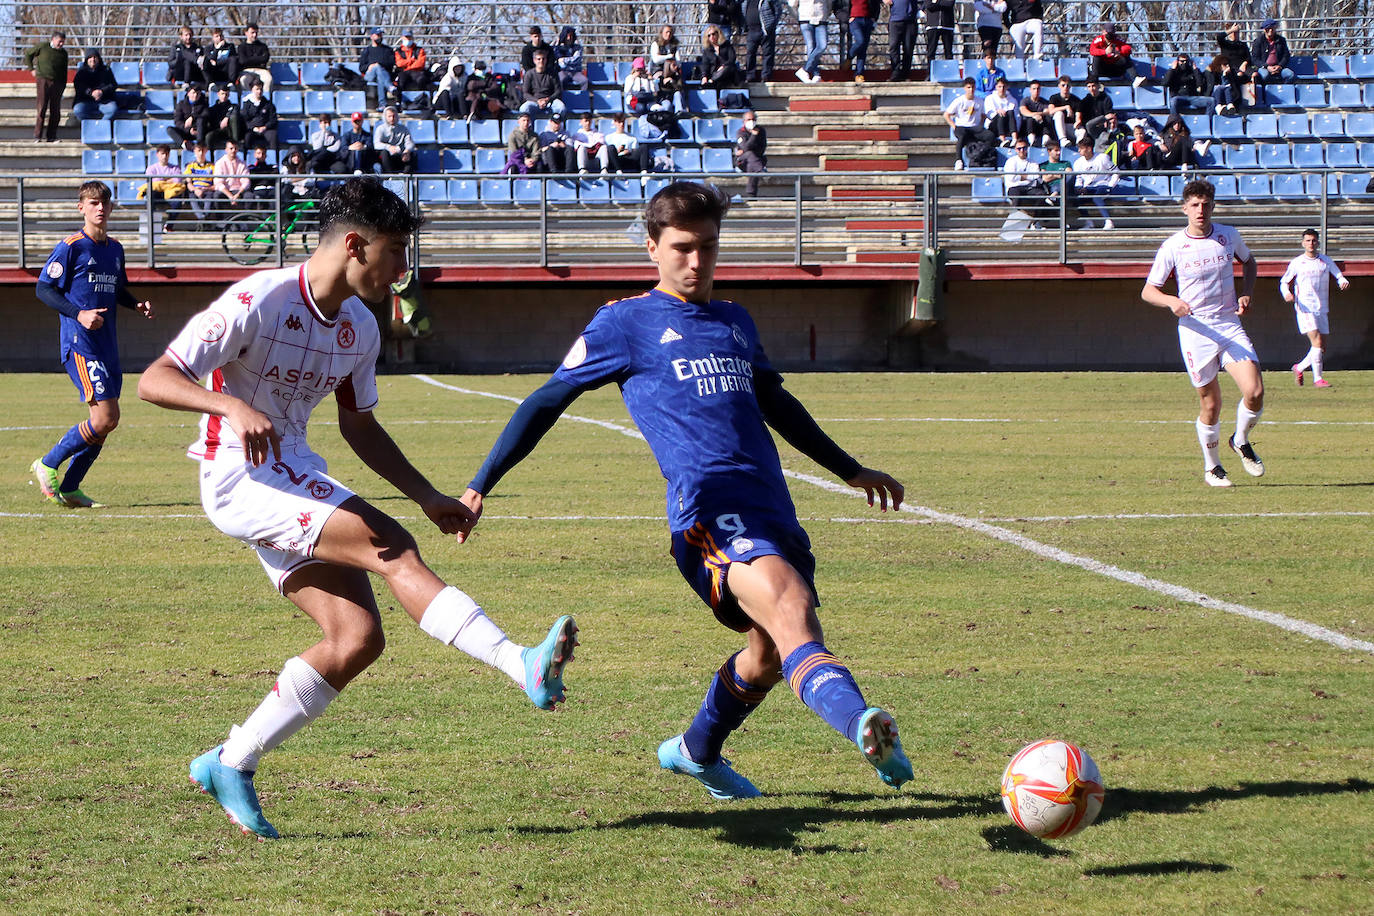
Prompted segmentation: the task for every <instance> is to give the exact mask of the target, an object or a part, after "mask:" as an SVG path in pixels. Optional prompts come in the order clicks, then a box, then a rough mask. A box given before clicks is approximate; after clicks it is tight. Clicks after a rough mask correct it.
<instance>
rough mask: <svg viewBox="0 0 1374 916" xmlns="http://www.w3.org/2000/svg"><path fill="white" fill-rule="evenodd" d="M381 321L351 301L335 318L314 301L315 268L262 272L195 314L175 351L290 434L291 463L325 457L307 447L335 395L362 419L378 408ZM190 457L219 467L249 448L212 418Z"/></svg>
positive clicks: (285, 442)
mask: <svg viewBox="0 0 1374 916" xmlns="http://www.w3.org/2000/svg"><path fill="white" fill-rule="evenodd" d="M380 350H381V335H380V333H379V332H378V330H377V320H376V319H375V318H373V316H372V313H371V312H370V311H369V310H368V308H367V306H365V305H364V304H363V302H362V300H360V299H358V298H357V297H356V296H350V297H349V298H348V299H345V300H344V303H343V305H342V306H341V307H340V309H339V314H338V315H336V316H335V317H334V318H333V319H327V318H325V317H324V316H323V315H322V314H320V310H319V307H318V306H317V305H316V304H315V301H314V299H313V298H312V297H311V295H310V289H309V285H308V284H307V283H306V281H305V267H304V265H302V266H301V267H284V268H281V269H278V270H264V271H260V272H258V273H255V274H253V275H252V276H250V277H247V278H245V279H243V280H240V281H239V282H238V283H235V284H234V285H233V286H231V287H229V289H228V290H227V291H225V293H224V294H223V295H222V296H220V297H219V298H218V299H216V300H215V301H214V302H213V303H211V305H210V307H209V308H207V309H206V310H205V311H203V312H201V313H200V314H199V315H197V316H195V317H194V318H192V319H191V320H190V322H188V323H187V325H186V327H185V328H183V329H182V331H181V333H180V334H178V335H177V336H176V338H175V339H174V340H173V341H172V342H171V343H170V344H168V346H167V352H168V353H169V354H170V355H171V357H172V359H173V360H175V361H176V363H177V364H178V365H179V366H180V367H181V368H182V370H183V371H184V372H186V374H187V375H189V376H191V377H192V378H194V379H196V380H197V381H199V380H200V379H202V378H204V377H205V376H206V375H210V376H211V379H210V385H211V387H212V388H213V389H214V390H215V391H223V392H224V393H225V394H228V395H231V396H233V397H236V398H238V399H239V400H241V401H244V402H245V403H247V404H250V405H251V406H252V407H253V408H255V409H256V410H259V411H261V412H262V413H264V414H266V415H267V416H268V417H269V418H270V419H271V420H272V425H273V426H275V427H276V430H277V433H278V434H279V435H280V436H281V450H282V457H283V458H285V457H286V456H288V455H296V456H313V457H318V456H315V453H314V452H313V451H311V449H310V446H309V444H308V443H307V442H306V430H305V427H306V423H307V421H308V420H309V419H310V412H311V411H312V410H314V409H315V408H316V407H318V406H319V405H320V402H321V401H323V400H324V399H325V397H326V396H327V395H328V394H329V393H330V392H331V391H332V392H334V396H335V397H336V398H337V399H338V402H339V404H340V405H341V406H343V407H345V408H347V409H349V410H355V411H366V410H372V409H373V408H374V407H376V406H377V376H376V366H377V354H378V353H379V352H380ZM200 433H201V436H200V439H199V441H197V442H195V443H193V444H192V445H191V447H190V448H189V449H187V452H186V454H187V455H189V456H190V457H192V458H205V459H213V458H215V457H217V456H218V455H220V454H221V453H222V452H224V451H226V450H233V451H236V452H238V453H240V454H239V455H238V456H237V457H238V458H239V460H242V454H241V453H242V451H243V444H242V443H241V442H240V441H239V438H238V436H237V435H236V434H235V433H234V430H233V429H232V428H231V427H230V425H229V424H228V423H226V422H224V418H223V417H219V416H212V415H209V414H206V415H204V416H202V417H201V420H200Z"/></svg>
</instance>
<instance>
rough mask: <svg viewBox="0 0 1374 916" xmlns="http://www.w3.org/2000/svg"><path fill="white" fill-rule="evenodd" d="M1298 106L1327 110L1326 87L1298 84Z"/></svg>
mask: <svg viewBox="0 0 1374 916" xmlns="http://www.w3.org/2000/svg"><path fill="white" fill-rule="evenodd" d="M1294 88H1295V89H1297V93H1298V98H1297V101H1298V105H1299V106H1301V107H1303V108H1325V107H1326V86H1324V85H1322V84H1321V83H1298V84H1297V86H1295V87H1294Z"/></svg>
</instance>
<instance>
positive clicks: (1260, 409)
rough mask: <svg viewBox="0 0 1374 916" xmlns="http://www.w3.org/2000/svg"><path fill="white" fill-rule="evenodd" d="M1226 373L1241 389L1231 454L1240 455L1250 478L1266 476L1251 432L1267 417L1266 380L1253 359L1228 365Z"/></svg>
mask: <svg viewBox="0 0 1374 916" xmlns="http://www.w3.org/2000/svg"><path fill="white" fill-rule="evenodd" d="M1226 371H1227V372H1228V373H1230V375H1231V378H1233V379H1235V381H1236V386H1237V387H1238V388H1240V403H1239V404H1238V405H1237V406H1236V432H1235V434H1234V435H1233V436H1232V437H1231V439H1230V440H1229V444H1230V446H1231V451H1233V452H1235V453H1236V454H1237V455H1239V456H1240V461H1241V464H1242V466H1244V468H1245V473H1247V474H1249V475H1250V476H1251V477H1263V476H1264V462H1263V461H1262V460H1260V456H1259V455H1257V454H1255V447H1254V446H1253V445H1251V444H1250V431H1251V430H1252V429H1254V428H1255V424H1256V423H1258V422H1259V419H1260V417H1261V416H1263V414H1264V380H1263V378H1261V376H1260V369H1259V366H1258V365H1257V364H1256V363H1255V362H1254V361H1253V360H1248V359H1246V360H1238V361H1234V362H1230V363H1227V364H1226Z"/></svg>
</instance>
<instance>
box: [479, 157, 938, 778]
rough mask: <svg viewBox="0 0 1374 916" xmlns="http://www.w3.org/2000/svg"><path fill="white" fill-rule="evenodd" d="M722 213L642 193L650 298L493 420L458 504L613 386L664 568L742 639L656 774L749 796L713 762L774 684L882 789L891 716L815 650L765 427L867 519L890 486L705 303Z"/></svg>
mask: <svg viewBox="0 0 1374 916" xmlns="http://www.w3.org/2000/svg"><path fill="white" fill-rule="evenodd" d="M728 207H729V204H728V202H727V201H726V199H725V196H724V195H723V194H721V192H720V190H719V189H718V188H715V187H714V186H704V185H700V184H696V183H693V182H677V183H675V184H672V185H669V186H668V187H666V188H664V189H663V190H662V191H660V192H658V193H657V194H655V195H654V197H653V199H652V200H651V201H650V202H649V206H648V208H647V209H646V211H645V215H644V216H645V219H644V221H645V223H646V225H647V228H648V233H649V241H648V249H649V257H650V258H651V259H652V260H653V261H654V263H655V264H657V265H658V273H659V284H658V286H657V287H656V288H654V289H653V290H651V291H650V292H648V293H645V294H644V295H642V296H635V297H633V298H630V299H622V300H620V301H619V302H613V303H611V304H610V305H607V306H605V307H603V308H602V309H601V310H600V311H598V312H597V313H596V317H594V318H593V319H592V322H591V324H589V325H588V326H587V329H586V330H585V331H584V332H583V333H582V336H581V337H579V338H578V339H577V341H576V343H574V344H573V346H572V349H571V350H570V351H568V355H567V357H566V358H565V359H564V360H563V366H562V368H560V369H559V370H558V371H557V372H556V373H554V375H553V377H552V378H551V379H549V381H548V382H546V383H545V384H544V386H543V387H542V388H540V389H539V390H538V391H536V392H534V393H533V394H531V395H530V396H529V397H528V398H526V399H525V400H524V402H523V403H522V404H521V405H520V407H519V409H517V410H516V412H515V415H514V416H513V417H511V420H510V422H509V423H508V424H507V425H506V428H505V430H504V431H503V432H502V433H501V436H500V438H499V439H498V440H497V442H496V445H495V447H494V448H493V449H492V451H491V454H490V455H489V456H488V457H487V460H486V463H485V464H483V466H482V469H481V470H480V471H479V472H478V474H477V477H476V478H475V479H474V480H473V481H472V483H471V484H470V488H469V489H468V491H467V492H466V493H465V494H463V501H464V502H465V503H467V504H468V506H470V507H471V508H472V510H473V513H474V515H476V516H479V517H480V515H481V512H482V499H483V495H484V494H486V493H489V492H491V488H492V487H493V486H495V485H496V482H497V481H498V480H500V479H501V477H502V475H504V474H505V473H506V472H507V471H509V470H510V469H511V468H512V467H514V466H515V465H516V464H517V463H518V462H519V461H520V460H521V459H522V458H524V457H525V456H526V455H528V454H529V453H530V451H531V450H532V449H533V448H534V446H535V444H536V443H538V441H539V439H540V437H541V436H543V435H544V433H546V432H547V431H548V430H549V428H550V427H552V426H553V424H554V422H555V421H556V420H557V419H558V417H559V415H560V414H561V413H562V412H563V411H564V410H565V409H567V407H568V405H570V404H571V403H572V402H573V400H574V399H576V398H577V396H578V395H579V394H581V393H582V392H584V391H588V390H590V389H593V388H598V387H600V386H602V385H605V384H607V383H608V382H615V383H617V384H618V385H619V386H620V389H621V392H622V394H623V396H624V399H625V406H626V407H627V408H629V411H630V416H631V417H633V418H634V421H635V423H636V424H638V426H639V429H640V431H641V432H643V433H644V437H645V438H646V439H647V440H648V442H649V446H650V447H651V448H652V449H653V452H654V457H655V458H657V459H658V463H659V468H660V470H662V472H663V476H664V477H666V478H667V479H668V521H669V524H670V525H671V528H672V544H673V556H674V557H675V558H676V560H677V564H678V569H679V570H681V572H682V575H683V576H684V577H685V578H686V579H687V581H688V583H689V584H691V586H692V587H693V588H694V589H695V590H696V592H697V594H698V595H700V596H701V598H702V600H703V601H705V602H706V603H707V604H708V605H710V607H711V608H712V610H714V611H715V614H716V618H717V619H718V620H719V621H720V622H721V623H723V624H724V625H725V626H727V627H730V628H731V629H734V630H737V631H739V632H741V633H746V634H748V645H747V646H746V647H745V648H744V650H743V651H741V652H738V653H736V654H735V655H734V656H732V657H730V658H729V659H727V660H726V662H725V664H724V665H722V666H721V668H720V670H719V671H718V672H717V673H716V677H715V680H714V681H713V682H712V684H711V687H710V689H709V690H708V691H707V693H706V699H705V700H704V701H703V702H702V704H701V709H700V711H699V712H698V713H697V715H696V718H695V719H694V720H693V722H692V724H691V727H689V728H688V729H687V731H686V733H684V734H682V735H675V736H673V737H672V738H669V739H668V740H667V741H664V742H663V744H662V745H661V746H660V747H659V749H658V759H659V763H660V764H661V765H662V766H663V767H664V769H668V770H673V771H674V772H677V773H684V774H687V775H690V776H694V777H696V778H697V779H699V780H700V781H701V782H702V783H704V784H705V786H706V788H707V789H709V790H710V792H711V794H712V795H714V796H715V797H716V798H752V797H754V796H756V795H758V794H759V790H758V789H756V788H754V786H753V784H752V783H750V782H749V780H747V779H745V778H744V777H743V776H740V775H739V774H738V773H736V772H735V771H734V770H733V769H732V768H731V767H730V763H729V761H727V760H725V758H723V757H721V756H720V751H721V747H722V746H723V745H724V743H725V739H726V738H727V737H728V736H729V734H730V732H732V731H734V730H735V729H737V728H739V727H740V726H741V725H742V724H743V723H744V719H745V717H746V716H748V715H749V713H751V712H753V711H754V709H755V708H756V707H757V706H758V705H759V703H761V702H763V698H764V696H765V695H766V694H767V693H768V691H769V689H771V688H772V687H773V685H774V684H776V683H777V682H778V681H779V680H781V679H782V678H784V677H785V678H787V681H788V684H789V685H790V686H791V688H792V689H793V690H794V691H796V693H797V695H798V696H800V697H801V699H802V702H804V703H805V704H806V705H807V706H809V707H810V708H811V709H812V710H813V711H814V712H815V713H816V714H817V715H819V716H820V717H821V718H822V719H824V720H825V721H826V722H828V723H829V724H830V725H831V726H832V727H833V728H834V729H835V730H836V731H838V732H839V733H840V734H841V735H843V736H844V737H845V738H847V739H849V740H851V741H853V742H854V743H855V744H857V745H858V746H859V748H860V749H861V750H862V751H863V754H864V756H865V758H866V759H867V760H868V761H869V762H870V763H871V764H873V766H874V767H876V768H877V770H878V774H879V775H880V776H881V777H882V779H883V781H884V782H886V783H888V784H889V785H892V786H900V785H901V784H902V783H903V782H905V781H907V780H908V779H911V764H910V763H909V762H908V760H907V758H906V755H905V754H904V753H903V752H902V745H901V742H900V741H898V739H897V727H896V725H895V724H893V721H892V717H891V716H890V715H888V714H887V713H886V712H885V711H883V710H882V709H878V708H876V707H870V706H868V704H867V703H866V702H865V701H864V698H863V695H862V694H860V692H859V688H858V686H857V685H856V684H855V683H854V678H853V677H852V676H851V675H850V673H849V669H847V668H846V667H845V666H844V665H843V664H841V663H840V661H839V660H838V659H837V658H835V656H833V655H831V654H830V651H829V650H828V649H827V648H826V647H825V645H824V643H823V642H822V636H821V625H820V621H819V620H818V619H817V616H816V592H815V586H814V584H813V581H812V580H813V575H814V571H815V563H816V561H815V558H814V557H813V556H812V555H811V543H810V541H809V540H808V539H807V537H806V532H804V531H803V530H802V528H801V526H800V525H799V524H798V523H797V514H796V510H795V509H794V508H793V506H792V500H791V497H790V496H789V495H788V492H787V484H786V483H785V481H784V480H783V475H782V466H781V464H780V462H779V460H778V452H777V448H776V446H774V444H773V440H772V438H771V437H770V436H769V434H768V429H767V426H772V427H773V428H774V429H776V430H777V431H778V433H779V434H780V435H781V436H782V437H783V438H784V439H786V440H787V441H788V442H789V443H791V444H792V445H793V446H794V447H796V448H797V449H798V450H799V451H801V452H802V453H803V454H805V455H807V456H808V457H810V458H811V459H813V460H814V461H816V462H817V463H818V464H820V465H821V466H823V467H825V468H826V469H827V470H829V471H831V472H832V473H834V474H835V475H836V476H838V477H840V478H841V479H842V480H845V481H846V482H848V483H849V484H850V485H851V486H854V487H857V488H859V489H862V490H867V491H868V501H869V505H872V503H873V497H874V495H875V494H876V495H877V497H878V500H879V501H880V503H881V506H882V508H883V509H884V510H886V509H887V504H888V501H889V500H891V502H892V507H893V508H894V509H895V508H897V507H898V506H900V505H901V502H902V495H903V493H902V485H901V484H899V483H898V482H897V481H895V480H893V479H892V478H891V477H889V476H888V475H886V474H884V473H881V472H880V471H874V470H869V469H867V468H864V467H861V466H860V465H859V463H858V462H857V461H855V460H854V459H853V458H851V457H850V456H849V455H848V454H846V453H845V452H844V450H843V449H841V448H840V447H839V446H838V445H836V444H835V443H834V442H832V441H831V440H830V439H829V438H828V437H827V436H826V435H825V433H823V432H821V430H820V428H819V427H818V426H817V425H816V423H815V421H814V420H813V419H812V418H811V416H810V414H808V413H807V412H806V409H805V408H804V407H802V405H801V404H800V403H798V402H797V400H796V399H795V398H793V397H792V396H791V395H790V394H788V393H787V391H785V390H784V389H783V387H782V377H781V376H780V375H778V373H777V372H776V371H775V370H774V369H773V367H772V366H771V365H769V362H768V358H767V357H766V356H765V355H764V352H763V348H762V347H761V346H760V344H759V338H758V331H757V330H756V329H755V327H754V322H753V320H752V319H751V318H750V317H749V313H748V312H746V311H745V310H744V309H743V308H741V307H740V306H738V305H736V304H735V303H733V302H726V301H722V300H717V299H712V298H711V288H712V284H713V282H714V273H715V267H716V254H717V250H718V247H719V239H720V224H721V219H722V218H723V217H724V216H725V212H726V210H727V209H728ZM765 424H767V426H765ZM465 535H466V532H460V534H459V539H460V540H461V539H463V538H464V537H465Z"/></svg>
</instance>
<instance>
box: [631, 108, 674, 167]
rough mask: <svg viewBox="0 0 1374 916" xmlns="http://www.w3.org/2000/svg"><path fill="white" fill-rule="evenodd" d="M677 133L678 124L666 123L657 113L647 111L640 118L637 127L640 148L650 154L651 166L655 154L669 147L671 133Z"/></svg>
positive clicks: (648, 157)
mask: <svg viewBox="0 0 1374 916" xmlns="http://www.w3.org/2000/svg"><path fill="white" fill-rule="evenodd" d="M651 115H652V117H651ZM669 117H671V115H670V116H669ZM660 125H664V126H660ZM676 131H677V124H676V122H665V121H664V120H663V119H662V117H661V116H660V115H659V114H658V113H657V112H647V111H646V112H645V113H644V114H642V115H640V116H639V122H638V123H637V124H636V125H635V132H636V133H638V134H639V145H640V148H641V149H644V150H645V151H646V152H647V153H648V156H647V157H646V158H647V159H648V161H649V162H650V163H651V164H652V163H653V161H654V155H655V153H656V152H657V151H658V150H659V149H662V148H663V147H665V146H666V145H667V143H668V141H669V139H670V137H671V133H675V132H676Z"/></svg>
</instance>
